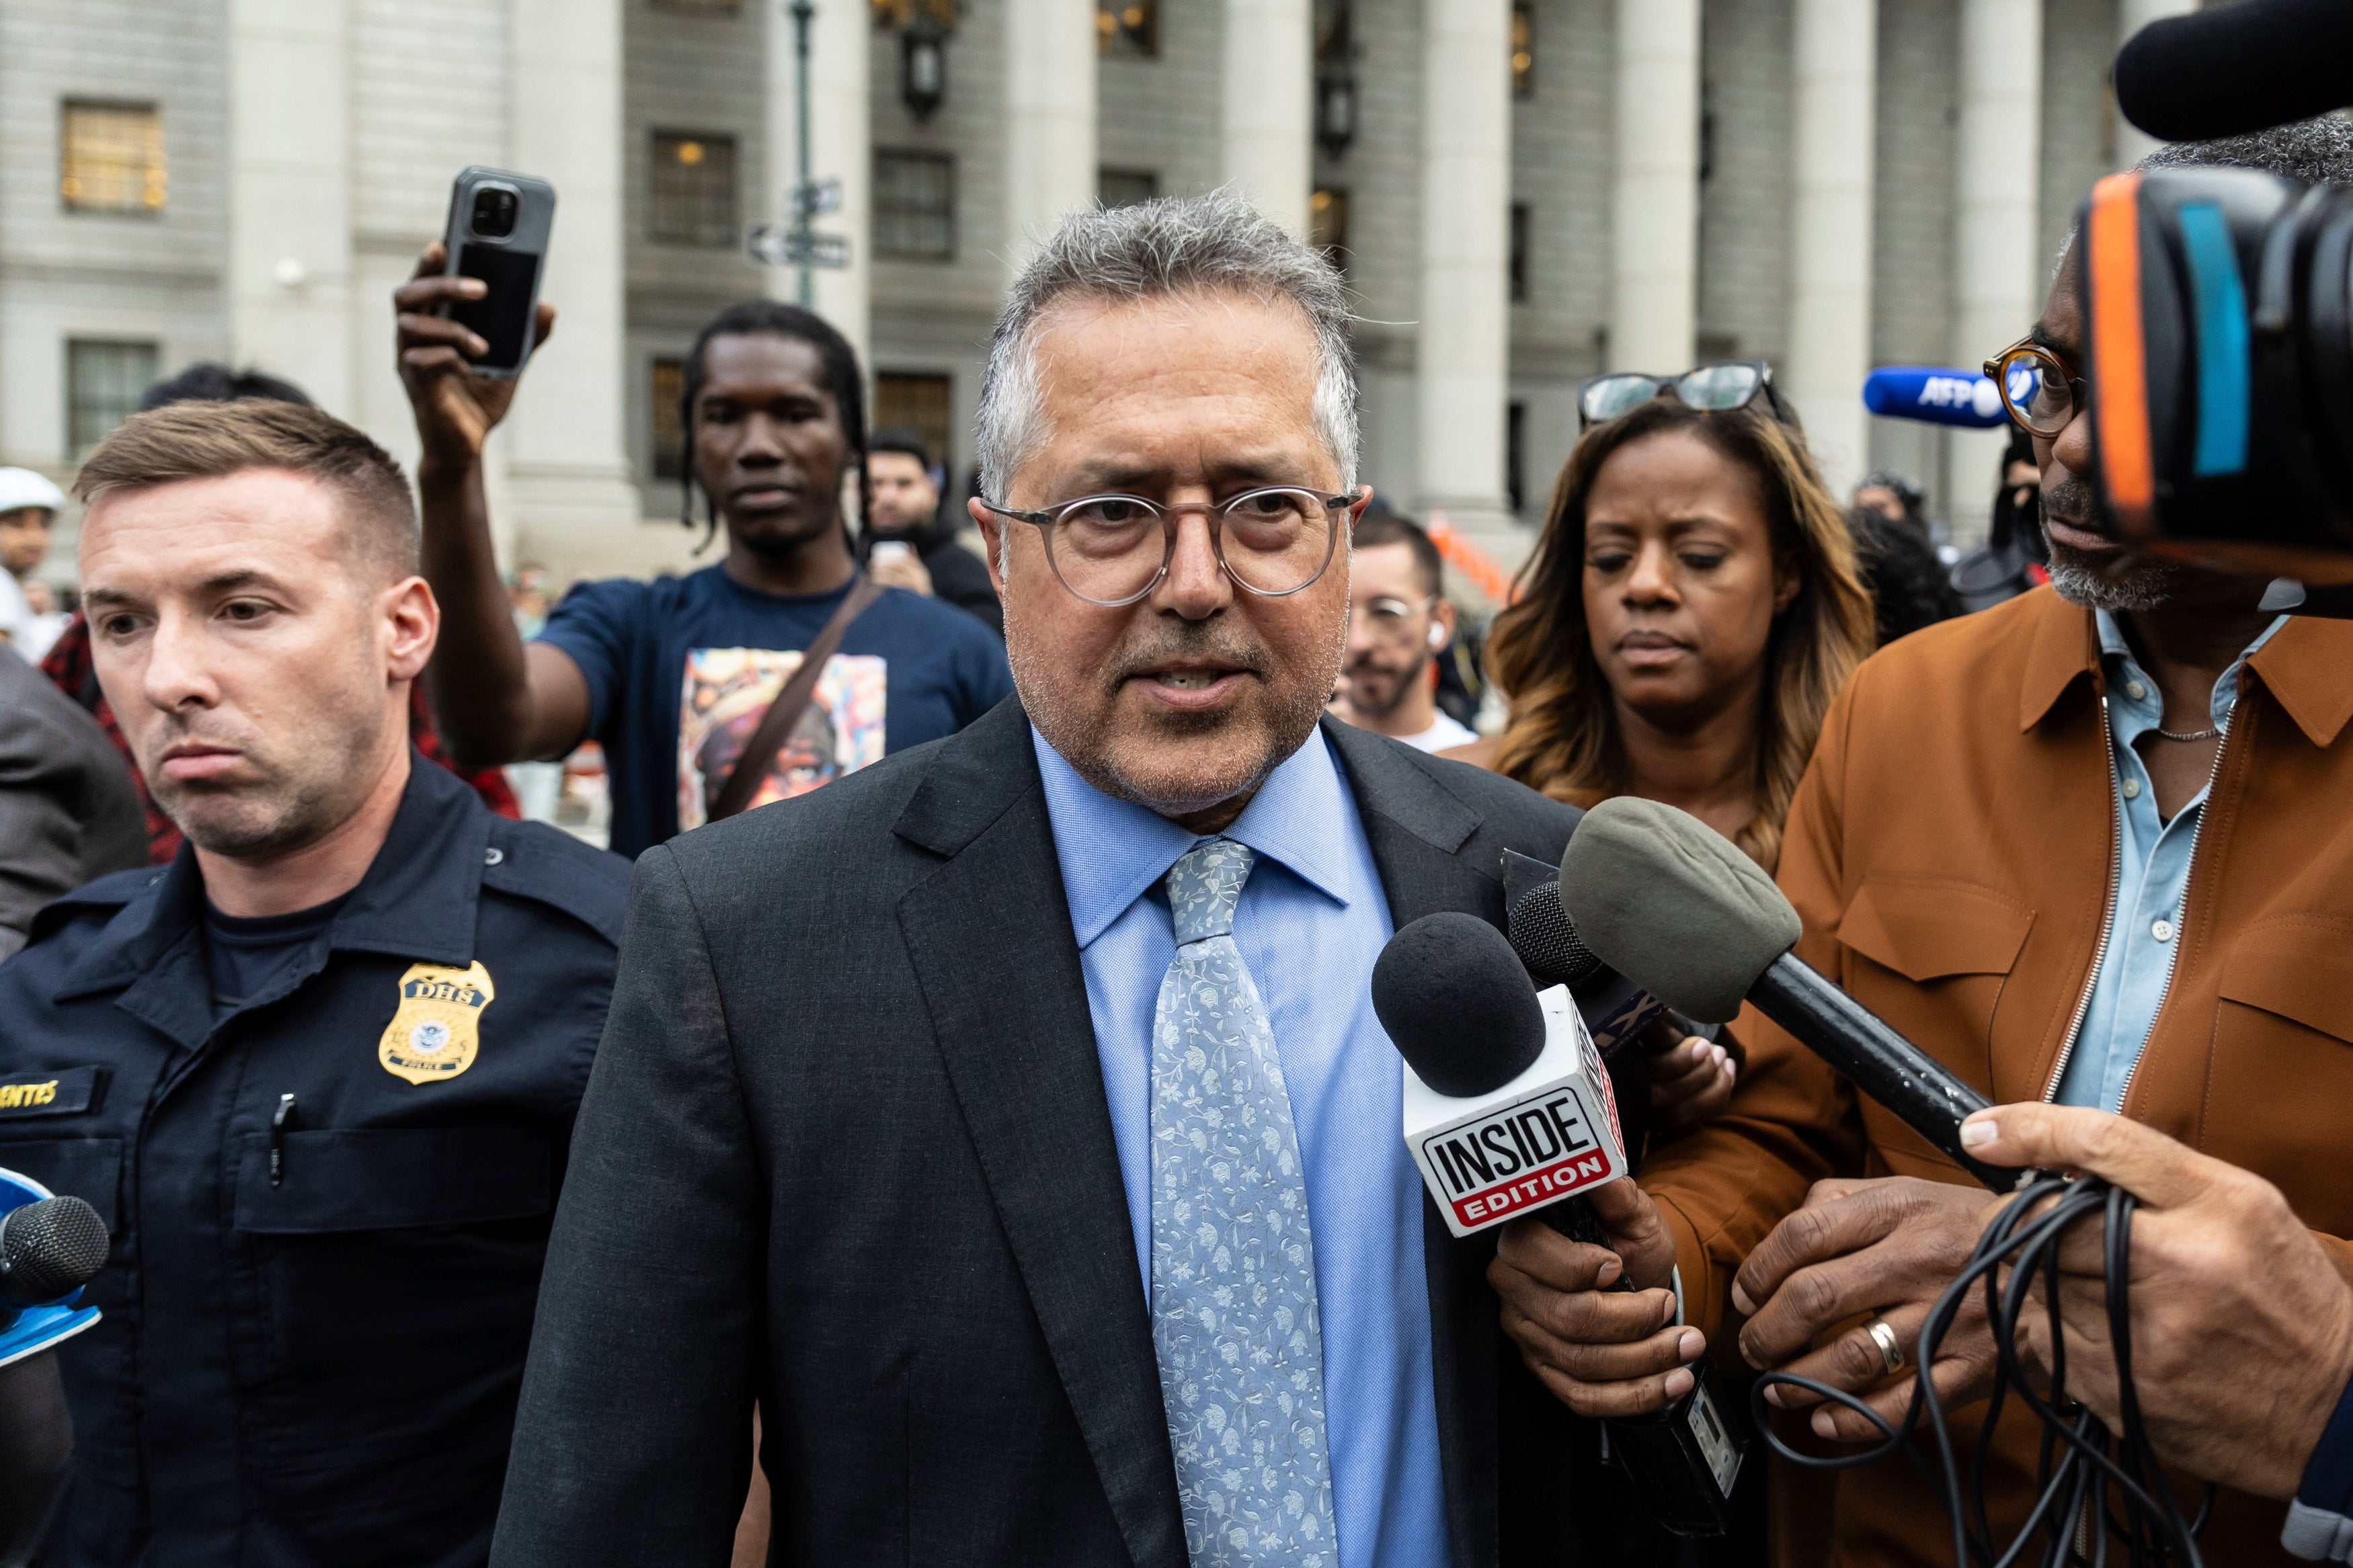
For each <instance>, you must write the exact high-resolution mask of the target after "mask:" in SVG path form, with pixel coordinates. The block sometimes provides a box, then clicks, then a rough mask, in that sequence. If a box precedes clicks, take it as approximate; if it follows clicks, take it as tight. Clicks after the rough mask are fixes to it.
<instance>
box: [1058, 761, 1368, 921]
mask: <svg viewBox="0 0 2353 1568" xmlns="http://www.w3.org/2000/svg"><path fill="white" fill-rule="evenodd" d="M1029 739H1030V742H1031V744H1032V745H1033V746H1034V747H1035V748H1036V750H1037V753H1038V771H1039V774H1040V775H1041V776H1042V777H1043V779H1044V781H1045V785H1046V812H1047V816H1048V817H1049V818H1050V820H1051V821H1052V823H1053V827H1054V854H1055V856H1056V858H1058V859H1060V861H1061V864H1062V888H1063V893H1064V896H1065V897H1066V898H1067V899H1068V900H1069V901H1070V906H1071V931H1072V932H1073V933H1074V934H1075V935H1076V936H1077V937H1078V941H1079V946H1080V947H1081V948H1082V949H1084V948H1086V947H1088V946H1090V945H1092V943H1093V942H1094V940H1095V938H1097V937H1099V936H1101V935H1102V934H1103V932H1104V931H1107V930H1109V929H1110V928H1111V924H1112V922H1113V921H1116V920H1118V919H1119V917H1120V916H1122V915H1124V914H1125V913H1126V912H1127V910H1128V908H1129V906H1131V905H1132V904H1134V902H1135V900H1138V899H1140V898H1142V897H1144V896H1145V894H1146V893H1148V892H1150V891H1151V890H1152V888H1153V885H1154V884H1155V883H1156V882H1158V881H1159V880H1160V879H1162V878H1163V877H1166V875H1167V874H1168V868H1170V867H1171V866H1174V865H1175V864H1176V861H1177V859H1178V858H1180V857H1181V856H1183V855H1184V853H1185V852H1186V851H1187V850H1188V849H1190V848H1192V847H1193V846H1195V845H1196V844H1202V843H1206V842H1208V837H1210V836H1205V835H1202V834H1197V833H1194V832H1193V831H1191V830H1190V829H1188V828H1186V827H1182V826H1178V825H1177V824H1176V823H1174V822H1171V821H1169V820H1168V819H1167V818H1166V817H1165V816H1160V815H1159V814H1158V813H1156V812H1154V811H1152V810H1150V809H1149V808H1147V807H1145V806H1141V805H1136V804H1135V803H1134V801H1130V800H1121V799H1118V798H1117V797H1115V796H1113V795H1105V794H1103V791H1101V790H1099V789H1097V788H1095V786H1094V785H1092V784H1089V783H1088V782H1087V781H1086V780H1085V779H1083V778H1082V777H1080V776H1079V772H1078V770H1077V769H1076V768H1073V767H1072V766H1071V764H1070V763H1068V762H1066V761H1065V760H1063V757H1062V755H1061V753H1060V752H1057V751H1055V750H1054V748H1053V747H1052V746H1051V745H1050V744H1048V743H1047V741H1046V737H1045V736H1043V735H1041V734H1039V733H1038V730H1037V727H1036V726H1035V725H1032V726H1031V727H1030V730H1029ZM1347 796H1348V792H1347V786H1346V784H1344V783H1343V782H1342V780H1341V777H1340V769H1339V765H1338V763H1335V761H1334V760H1333V756H1332V750H1331V747H1330V745H1329V744H1328V743H1326V742H1325V741H1324V737H1323V732H1322V731H1321V730H1320V729H1319V730H1318V731H1315V732H1314V733H1312V734H1310V735H1309V736H1308V738H1307V743H1306V744H1305V745H1303V746H1301V747H1300V748H1299V749H1298V750H1297V751H1295V752H1292V753H1291V755H1290V756H1288V757H1286V758H1284V759H1283V760H1282V763H1281V764H1280V765H1278V766H1277V767H1276V768H1275V770H1274V772H1272V773H1269V774H1268V775H1267V779H1266V783H1264V784H1261V785H1260V786H1259V792H1258V794H1257V795H1254V796H1252V797H1251V799H1250V805H1247V806H1245V807H1243V808H1242V814H1241V816H1239V817H1237V818H1236V819H1235V821H1234V824H1233V826H1230V827H1229V828H1227V829H1226V830H1225V832H1224V833H1223V834H1222V835H1217V836H1216V837H1226V838H1230V839H1233V840H1234V841H1235V842H1237V843H1240V844H1247V845H1249V846H1250V847H1251V848H1252V849H1255V850H1257V851H1258V852H1259V854H1261V856H1264V857H1265V858H1268V859H1271V860H1273V861H1276V862H1278V863H1279V864H1281V865H1282V867H1283V868H1285V869H1286V870H1288V871H1290V872H1292V873H1293V875H1295V876H1296V877H1298V878H1299V879H1300V880H1302V881H1303V882H1305V883H1306V884H1307V885H1308V886H1309V887H1311V888H1314V889H1315V890H1316V891H1318V892H1320V893H1322V894H1323V895H1324V897H1326V898H1328V899H1330V900H1332V901H1333V902H1335V903H1336V904H1340V905H1343V906H1345V905H1346V904H1347V903H1348V902H1349V901H1350V899H1349V885H1348V878H1347V869H1346V868H1347V861H1346V856H1345V838H1344V836H1343V835H1341V834H1338V833H1335V832H1334V831H1333V827H1334V826H1335V824H1337V823H1341V822H1345V820H1347V817H1346V815H1345V814H1346V813H1347V811H1348V810H1349V808H1350V802H1349V800H1348V797H1347Z"/></svg>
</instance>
